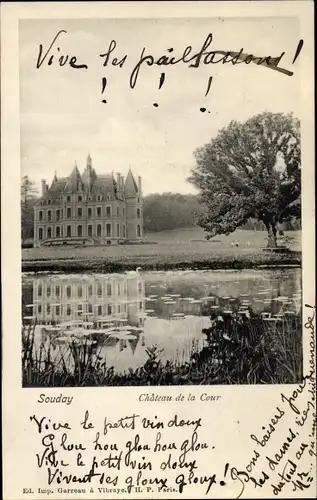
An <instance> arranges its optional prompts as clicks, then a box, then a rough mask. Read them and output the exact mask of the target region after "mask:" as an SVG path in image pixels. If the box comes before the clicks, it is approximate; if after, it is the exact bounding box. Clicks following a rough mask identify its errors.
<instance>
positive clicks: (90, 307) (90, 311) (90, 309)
mask: <svg viewBox="0 0 317 500" xmlns="http://www.w3.org/2000/svg"><path fill="white" fill-rule="evenodd" d="M88 312H89V313H90V314H91V313H92V304H88Z"/></svg>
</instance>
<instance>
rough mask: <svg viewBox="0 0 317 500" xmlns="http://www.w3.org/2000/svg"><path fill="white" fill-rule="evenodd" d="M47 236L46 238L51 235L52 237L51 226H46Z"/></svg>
mask: <svg viewBox="0 0 317 500" xmlns="http://www.w3.org/2000/svg"><path fill="white" fill-rule="evenodd" d="M47 237H48V238H51V237H52V228H51V227H48V228H47Z"/></svg>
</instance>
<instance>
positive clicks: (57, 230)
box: [56, 226, 61, 238]
mask: <svg viewBox="0 0 317 500" xmlns="http://www.w3.org/2000/svg"><path fill="white" fill-rule="evenodd" d="M60 237H61V228H60V227H59V226H57V227H56V238H60Z"/></svg>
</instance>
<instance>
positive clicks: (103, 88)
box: [101, 76, 107, 104]
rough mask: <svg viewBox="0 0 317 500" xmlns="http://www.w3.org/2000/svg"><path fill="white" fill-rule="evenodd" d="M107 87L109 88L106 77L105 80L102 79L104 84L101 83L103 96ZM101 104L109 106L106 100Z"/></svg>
mask: <svg viewBox="0 0 317 500" xmlns="http://www.w3.org/2000/svg"><path fill="white" fill-rule="evenodd" d="M106 86H107V78H106V77H105V76H104V77H103V79H102V83H101V94H103V93H104V90H105V88H106ZM101 102H103V103H104V104H107V101H106V99H102V101H101Z"/></svg>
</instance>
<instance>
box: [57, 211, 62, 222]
mask: <svg viewBox="0 0 317 500" xmlns="http://www.w3.org/2000/svg"><path fill="white" fill-rule="evenodd" d="M60 218H61V211H60V210H56V220H60Z"/></svg>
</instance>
